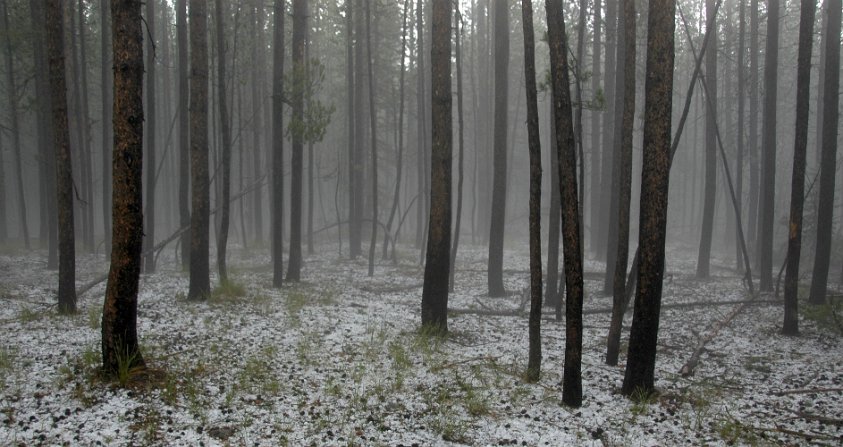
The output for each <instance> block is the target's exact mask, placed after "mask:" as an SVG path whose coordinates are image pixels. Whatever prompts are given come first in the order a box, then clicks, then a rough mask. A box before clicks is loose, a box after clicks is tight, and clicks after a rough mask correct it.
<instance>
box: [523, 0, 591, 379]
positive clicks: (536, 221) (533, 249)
mask: <svg viewBox="0 0 843 447" xmlns="http://www.w3.org/2000/svg"><path fill="white" fill-rule="evenodd" d="M521 15H522V19H521V24H522V27H523V29H524V79H525V81H526V95H527V133H528V138H529V149H530V323H529V327H530V356H529V359H528V361H527V380H528V381H531V382H535V381H537V380H539V376H540V375H541V363H542V347H541V318H542V253H541V250H542V249H541V242H542V239H541V194H542V192H541V187H542V159H541V139H540V136H539V106H538V97H537V93H536V55H535V53H536V51H535V48H536V44H535V37H534V35H533V3H532V2H531V1H530V0H522V1H521ZM583 25H584V24H581V26H583ZM553 186H555V185H553Z"/></svg>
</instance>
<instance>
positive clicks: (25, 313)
mask: <svg viewBox="0 0 843 447" xmlns="http://www.w3.org/2000/svg"><path fill="white" fill-rule="evenodd" d="M43 315H44V314H43V313H41V312H38V311H36V310H33V309H31V308H29V307H26V306H21V307H20V308H19V309H18V319H19V320H20V321H21V322H23V323H30V322H33V321H35V320H38V319H39V318H41V317H42V316H43Z"/></svg>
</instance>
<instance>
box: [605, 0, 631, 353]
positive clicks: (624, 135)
mask: <svg viewBox="0 0 843 447" xmlns="http://www.w3.org/2000/svg"><path fill="white" fill-rule="evenodd" d="M621 13H622V17H621V20H620V21H619V26H618V28H619V29H620V30H621V32H622V34H620V35H621V36H623V37H622V38H623V45H622V46H618V55H619V56H621V55H622V56H623V57H622V58H621V57H618V61H622V63H623V65H624V66H625V67H635V41H636V37H635V26H636V24H635V22H636V19H635V14H636V12H635V1H634V0H621ZM619 87H620V89H619V90H618V92H617V93H618V95H619V98H620V99H621V100H622V102H621V104H620V108H622V110H623V114H622V117H623V118H622V124H621V134H620V140H619V141H618V143H619V152H620V156H619V157H618V162H619V163H618V171H619V172H618V173H619V179H618V183H619V187H620V190H619V191H618V229H617V236H618V239H617V253H616V264H615V269H614V277H613V283H612V297H613V298H612V320H611V324H610V326H609V335H608V337H607V343H606V364H607V365H612V366H616V365H617V364H618V351H619V347H620V336H621V324H622V323H623V315H624V313H625V312H626V300H625V297H626V267H627V264H628V260H629V220H630V216H629V208H630V200H631V199H630V195H631V189H632V185H631V183H632V126H633V122H634V118H635V70H634V69H630V70H624V79H623V82H622V83H621V84H620V85H619ZM610 243H611V241H610Z"/></svg>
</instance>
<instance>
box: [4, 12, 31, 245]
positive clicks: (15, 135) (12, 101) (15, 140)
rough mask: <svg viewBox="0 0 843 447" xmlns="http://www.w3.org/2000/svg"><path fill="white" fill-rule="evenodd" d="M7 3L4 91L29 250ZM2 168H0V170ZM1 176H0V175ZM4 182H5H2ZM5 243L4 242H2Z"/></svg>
mask: <svg viewBox="0 0 843 447" xmlns="http://www.w3.org/2000/svg"><path fill="white" fill-rule="evenodd" d="M7 3H8V2H6V1H4V2H3V30H4V34H5V36H4V37H5V38H6V89H7V91H8V95H9V115H10V117H11V120H12V129H11V131H12V151H13V153H14V169H15V173H16V174H17V175H16V180H17V189H18V214H19V217H18V218H19V219H20V229H19V231H20V234H21V237H22V238H23V244H24V247H26V249H27V250H29V225H28V224H27V221H26V200H25V197H24V189H23V171H22V169H21V153H20V128H19V125H18V101H17V98H16V95H17V82H16V80H15V66H14V61H13V59H12V36H11V29H10V28H9V9H8V4H7ZM2 169H3V168H2V167H1V166H0V170H2ZM0 175H2V174H0ZM4 181H5V180H4ZM2 189H3V197H2V200H3V203H4V206H3V208H0V211H1V212H3V213H4V217H3V218H2V221H3V222H2V226H3V229H2V235H0V238H2V239H5V238H6V237H7V236H8V234H7V228H6V217H5V216H6V214H5V213H6V207H5V201H6V191H5V185H3V187H2ZM4 242H5V241H4Z"/></svg>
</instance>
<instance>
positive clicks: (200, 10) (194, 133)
mask: <svg viewBox="0 0 843 447" xmlns="http://www.w3.org/2000/svg"><path fill="white" fill-rule="evenodd" d="M189 12H190V184H191V189H192V194H191V213H190V214H191V216H190V289H189V291H188V294H187V298H188V299H190V300H202V301H204V300H206V299H207V298H208V296H209V295H210V294H211V279H210V272H209V265H208V264H209V261H208V252H209V248H208V239H209V235H208V232H209V229H210V227H209V222H210V206H211V205H210V188H209V185H208V183H209V179H208V37H207V30H208V11H207V5H206V4H205V1H204V0H190V11H189Z"/></svg>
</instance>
